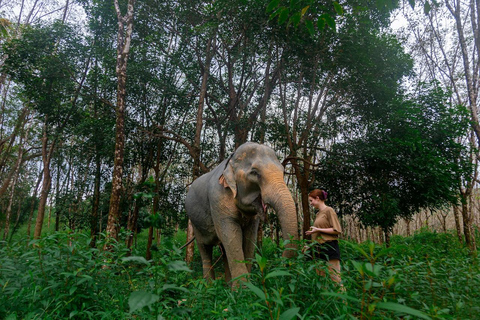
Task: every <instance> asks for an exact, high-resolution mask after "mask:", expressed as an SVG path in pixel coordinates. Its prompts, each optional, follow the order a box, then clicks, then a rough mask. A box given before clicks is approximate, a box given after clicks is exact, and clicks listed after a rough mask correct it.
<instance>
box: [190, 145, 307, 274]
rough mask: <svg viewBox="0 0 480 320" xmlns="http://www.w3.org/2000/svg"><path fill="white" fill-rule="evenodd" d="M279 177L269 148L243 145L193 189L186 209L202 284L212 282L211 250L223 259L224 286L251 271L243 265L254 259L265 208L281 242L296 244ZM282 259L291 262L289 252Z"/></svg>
mask: <svg viewBox="0 0 480 320" xmlns="http://www.w3.org/2000/svg"><path fill="white" fill-rule="evenodd" d="M283 173H284V168H283V166H282V165H281V164H280V162H279V161H278V158H277V156H276V155H275V152H274V151H273V150H272V149H271V148H269V147H267V146H265V145H260V144H257V143H245V144H243V145H241V146H240V147H239V148H238V149H237V150H236V151H235V153H234V154H233V155H232V156H231V157H230V158H229V159H227V160H224V161H223V162H222V163H221V164H220V165H219V166H218V167H216V168H215V169H214V170H212V171H211V172H209V173H207V174H204V175H202V176H201V177H199V178H198V179H197V180H195V181H194V182H193V183H192V185H191V186H190V189H189V191H188V193H187V197H186V202H185V207H186V211H187V215H188V216H189V218H190V220H191V221H192V224H193V230H194V234H195V238H196V241H197V245H198V249H199V251H200V255H201V257H202V264H203V275H204V277H205V278H207V279H208V278H215V274H214V271H213V268H212V250H213V247H214V246H216V245H219V244H220V245H221V246H222V250H223V251H224V253H226V257H225V254H224V255H223V256H224V264H225V279H226V281H227V282H228V281H230V280H231V279H235V278H237V277H239V276H241V275H242V274H246V273H248V272H249V271H250V269H251V265H250V264H245V261H246V260H249V259H252V258H253V256H254V250H255V242H256V240H257V230H258V223H259V221H260V219H261V218H262V217H263V215H264V214H265V205H269V206H271V207H272V208H273V209H274V210H275V212H276V213H277V215H278V218H279V221H280V226H281V228H282V234H283V237H284V239H290V236H293V238H294V239H298V231H297V230H298V228H297V214H296V209H295V203H294V201H293V199H292V195H291V194H290V191H289V190H288V188H287V186H286V184H285V181H284V180H283ZM289 247H290V248H293V247H294V245H293V244H290V245H289ZM283 255H284V256H287V257H291V256H292V255H293V251H292V250H288V248H287V250H285V252H284V254H283ZM243 280H244V279H243Z"/></svg>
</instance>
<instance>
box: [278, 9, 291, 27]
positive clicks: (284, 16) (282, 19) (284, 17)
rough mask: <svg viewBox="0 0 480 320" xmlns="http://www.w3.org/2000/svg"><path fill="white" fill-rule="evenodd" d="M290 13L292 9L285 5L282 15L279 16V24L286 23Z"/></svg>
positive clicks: (281, 11) (281, 10)
mask: <svg viewBox="0 0 480 320" xmlns="http://www.w3.org/2000/svg"><path fill="white" fill-rule="evenodd" d="M289 14H290V9H288V8H285V7H284V8H282V9H280V15H279V16H278V24H284V23H285V21H287V19H288V15H289Z"/></svg>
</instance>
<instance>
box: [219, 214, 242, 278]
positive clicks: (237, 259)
mask: <svg viewBox="0 0 480 320" xmlns="http://www.w3.org/2000/svg"><path fill="white" fill-rule="evenodd" d="M217 226H218V228H217V234H218V235H219V237H220V239H221V241H222V245H223V247H224V248H225V253H226V255H227V259H228V266H229V268H230V275H231V277H232V279H233V280H234V281H236V280H243V281H244V280H246V279H245V278H239V277H240V276H242V275H244V274H247V273H248V269H247V267H246V265H245V254H244V252H243V232H242V228H241V227H240V225H239V224H238V223H237V222H236V221H235V220H234V219H230V218H224V219H222V221H220V223H219V224H217ZM237 278H238V279H237Z"/></svg>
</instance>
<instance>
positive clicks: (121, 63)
mask: <svg viewBox="0 0 480 320" xmlns="http://www.w3.org/2000/svg"><path fill="white" fill-rule="evenodd" d="M114 3H115V10H116V13H117V20H118V34H117V66H116V73H117V80H118V84H117V106H116V124H115V156H114V167H113V177H112V194H111V197H110V207H109V212H108V223H107V229H106V236H107V239H114V240H116V241H118V223H119V218H120V198H121V194H122V177H123V160H124V151H125V150H124V149H125V127H124V126H125V98H126V91H127V87H126V83H127V62H128V55H129V53H130V42H131V38H132V31H133V13H134V9H133V6H134V4H135V0H129V1H128V10H127V14H126V15H125V16H122V14H121V11H120V7H119V4H118V0H114ZM109 245H110V244H109V241H108V240H107V241H106V242H105V248H104V249H109Z"/></svg>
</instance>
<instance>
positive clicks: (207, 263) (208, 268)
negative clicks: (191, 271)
mask: <svg viewBox="0 0 480 320" xmlns="http://www.w3.org/2000/svg"><path fill="white" fill-rule="evenodd" d="M197 244H198V251H199V252H200V256H201V257H202V266H203V277H204V278H205V279H215V271H214V270H213V265H212V257H213V246H211V245H206V244H200V243H198V242H197Z"/></svg>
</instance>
